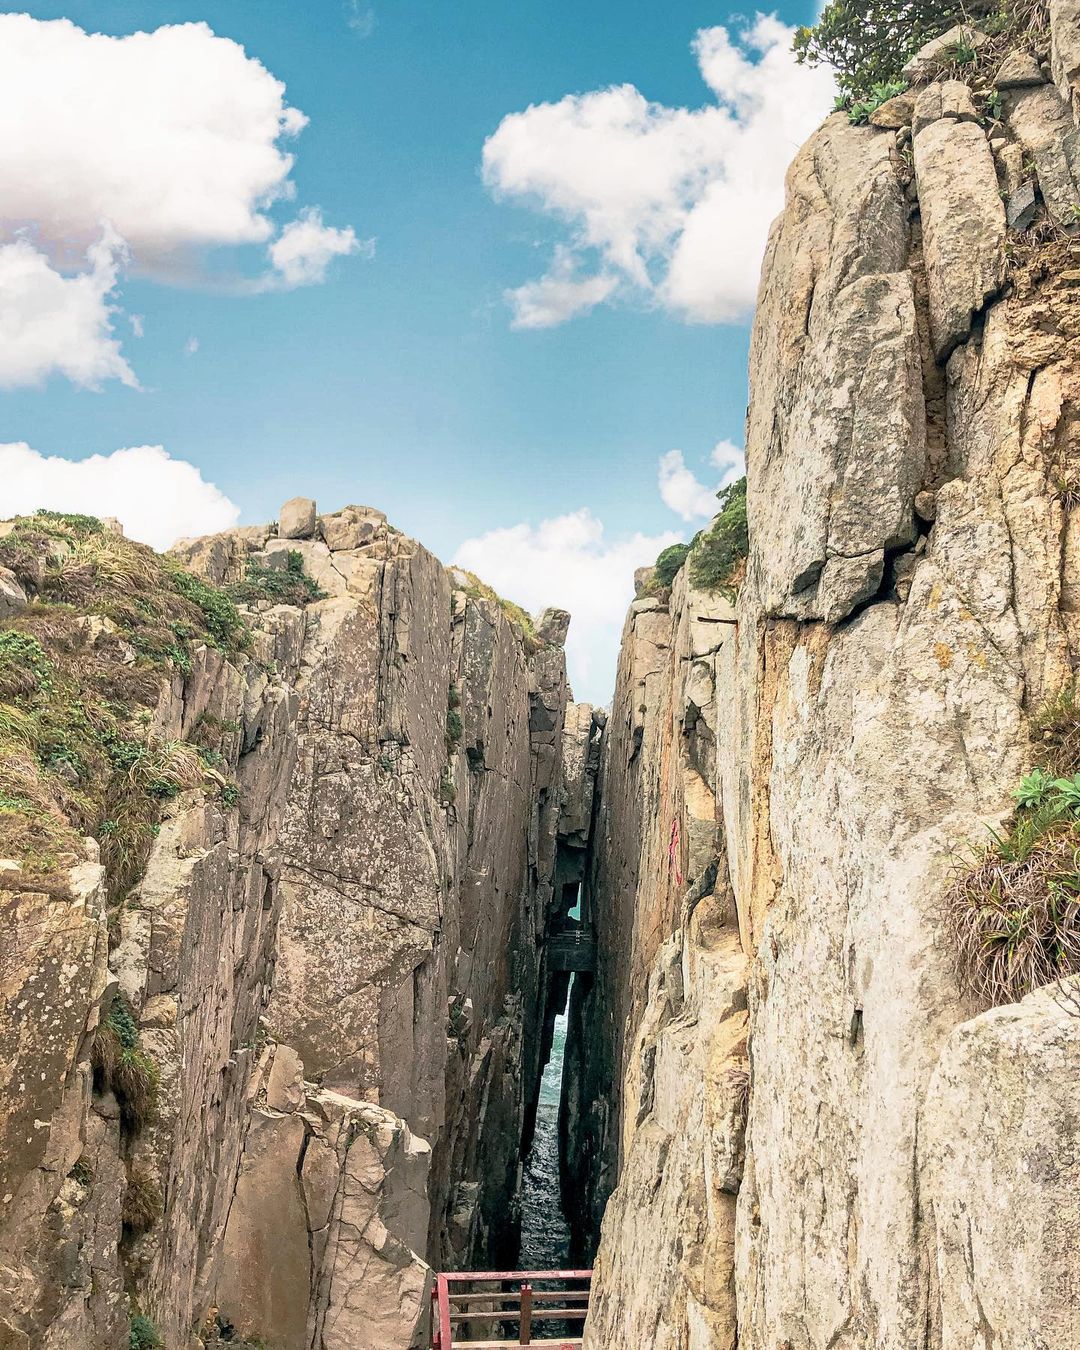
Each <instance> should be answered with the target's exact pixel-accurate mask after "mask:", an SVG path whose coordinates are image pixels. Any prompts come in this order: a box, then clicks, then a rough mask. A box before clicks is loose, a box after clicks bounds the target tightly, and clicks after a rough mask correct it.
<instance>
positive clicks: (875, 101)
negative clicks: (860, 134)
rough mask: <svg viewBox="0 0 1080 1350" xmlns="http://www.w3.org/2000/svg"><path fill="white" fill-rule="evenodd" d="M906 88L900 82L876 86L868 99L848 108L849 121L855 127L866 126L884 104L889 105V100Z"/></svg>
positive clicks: (895, 81)
mask: <svg viewBox="0 0 1080 1350" xmlns="http://www.w3.org/2000/svg"><path fill="white" fill-rule="evenodd" d="M906 88H907V85H906V84H904V83H903V81H899V80H894V81H891V82H889V83H887V84H875V85H874V86H873V87H872V88H871V90H870V93H869V95H868V96H867V97H866V98H864V99H859V100H858V101H856V102H853V103H851V105H850V107H849V108H848V121H849V122H850V123H851V124H852V125H853V126H865V125H866V124H867V123H868V122H869V121H870V118H871V116H872V115H873V114H874V113H876V112H877V110H878V109H879V108H880V107H881V105H882V104H883V103H888V101H889V99H891V98H895V97H896V96H897V94H902V93H903V92H904V90H905V89H906Z"/></svg>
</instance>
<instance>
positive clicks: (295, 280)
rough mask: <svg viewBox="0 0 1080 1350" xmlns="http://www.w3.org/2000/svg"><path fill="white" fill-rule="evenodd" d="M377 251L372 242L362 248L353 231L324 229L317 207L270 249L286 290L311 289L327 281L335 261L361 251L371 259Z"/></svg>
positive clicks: (368, 241)
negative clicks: (304, 287) (289, 288)
mask: <svg viewBox="0 0 1080 1350" xmlns="http://www.w3.org/2000/svg"><path fill="white" fill-rule="evenodd" d="M374 247H375V246H374V243H373V241H372V240H370V239H369V240H365V241H364V243H363V244H361V242H360V240H359V239H357V237H356V234H355V233H354V231H353V230H351V229H347V230H336V229H333V228H332V227H331V226H329V225H324V224H323V218H322V212H321V211H319V210H318V209H317V208H314V207H313V208H309V209H308V210H306V211H301V213H300V216H299V219H297V220H294V221H292V222H291V223H290V224H288V225H286V226H285V228H284V229H283V230H282V232H281V235H280V237H279V238H277V239H275V240H274V242H273V243H272V244H271V245H270V261H271V262H272V263H273V264H274V268H275V270H276V271H277V272H278V274H279V275H280V277H281V279H282V281H283V282H284V283H285V285H286V286H309V285H312V284H313V283H315V282H320V281H325V280H326V269H327V268H328V267H329V266H330V263H331V262H332V261H333V260H334V258H343V257H346V256H347V255H348V254H350V253H356V252H357V251H358V250H359V249H361V248H363V250H364V252H366V253H368V254H369V255H370V254H371V253H373V252H374Z"/></svg>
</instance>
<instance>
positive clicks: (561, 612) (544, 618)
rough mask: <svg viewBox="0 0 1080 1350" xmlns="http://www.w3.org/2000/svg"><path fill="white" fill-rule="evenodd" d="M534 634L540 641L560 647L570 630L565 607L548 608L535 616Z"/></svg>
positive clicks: (568, 617)
mask: <svg viewBox="0 0 1080 1350" xmlns="http://www.w3.org/2000/svg"><path fill="white" fill-rule="evenodd" d="M535 628H536V636H537V637H538V638H539V639H540V640H541V641H542V642H550V643H551V644H552V645H553V646H555V647H561V646H562V645H563V643H564V642H565V641H566V634H567V633H568V632H569V631H570V615H569V613H568V612H567V611H566V610H565V609H554V608H548V609H545V610H541V612H540V613H539V614H538V615H537V616H536V622H535Z"/></svg>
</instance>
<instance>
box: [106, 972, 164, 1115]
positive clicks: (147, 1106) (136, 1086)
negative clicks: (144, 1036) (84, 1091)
mask: <svg viewBox="0 0 1080 1350" xmlns="http://www.w3.org/2000/svg"><path fill="white" fill-rule="evenodd" d="M90 1061H91V1064H92V1065H93V1068H94V1086H95V1088H96V1089H97V1090H98V1091H99V1092H103V1091H105V1090H106V1089H108V1090H110V1091H112V1092H114V1093H115V1094H116V1099H117V1101H118V1102H119V1103H120V1123H121V1125H122V1126H123V1127H124V1128H125V1129H126V1130H127V1131H128V1133H130V1134H137V1133H138V1132H139V1130H141V1129H142V1128H143V1126H144V1125H145V1124H146V1122H147V1121H148V1120H149V1119H150V1117H151V1115H152V1114H153V1111H154V1107H155V1105H156V1103H157V1095H158V1086H159V1081H160V1075H159V1072H158V1067H157V1064H156V1063H155V1062H154V1060H153V1059H151V1057H150V1056H149V1055H148V1054H147V1053H146V1051H145V1050H143V1049H142V1048H141V1046H140V1045H139V1029H138V1026H137V1024H136V1022H135V1019H134V1017H133V1016H132V1013H131V1009H130V1008H129V1007H128V1004H127V1001H126V1000H125V999H124V997H123V995H122V994H118V995H117V996H116V998H115V999H114V1000H113V1004H112V1007H111V1008H110V1009H109V1012H108V1015H107V1016H106V1017H105V1019H104V1021H103V1022H102V1023H101V1025H100V1026H99V1027H98V1030H97V1035H96V1036H95V1037H94V1043H93V1046H92V1047H91V1055H90Z"/></svg>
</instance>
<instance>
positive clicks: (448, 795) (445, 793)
mask: <svg viewBox="0 0 1080 1350" xmlns="http://www.w3.org/2000/svg"><path fill="white" fill-rule="evenodd" d="M456 801H457V788H456V787H455V786H454V780H453V778H452V777H451V776H450V770H449V769H448V768H447V769H444V770H443V774H442V777H441V778H440V779H439V805H440V806H453V804H454V802H456Z"/></svg>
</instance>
